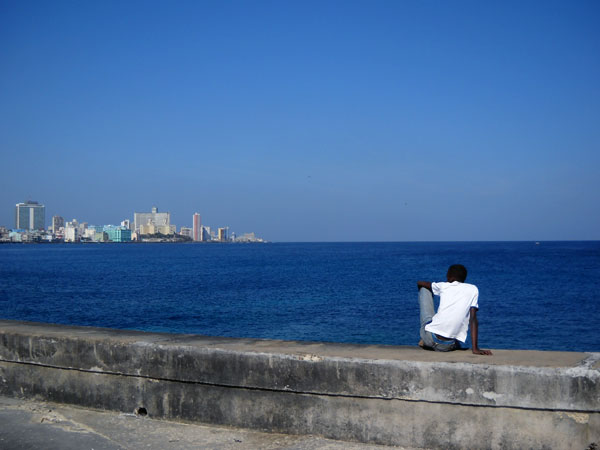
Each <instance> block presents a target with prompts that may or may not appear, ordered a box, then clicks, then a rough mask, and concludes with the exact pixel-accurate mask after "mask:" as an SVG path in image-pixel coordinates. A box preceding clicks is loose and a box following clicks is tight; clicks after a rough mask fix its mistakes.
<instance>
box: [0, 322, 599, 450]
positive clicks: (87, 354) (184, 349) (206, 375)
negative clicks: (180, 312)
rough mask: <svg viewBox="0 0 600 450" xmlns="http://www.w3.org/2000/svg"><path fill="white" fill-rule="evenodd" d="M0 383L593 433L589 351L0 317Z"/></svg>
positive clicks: (469, 426) (344, 415) (52, 391)
mask: <svg viewBox="0 0 600 450" xmlns="http://www.w3.org/2000/svg"><path fill="white" fill-rule="evenodd" d="M0 330H1V331H0V377H1V378H0V393H1V394H4V395H9V396H20V397H28V398H31V397H34V398H42V399H46V400H51V401H56V402H64V403H70V404H74V405H81V406H87V407H92V408H101V409H106V410H117V411H129V412H131V411H133V410H134V409H136V408H138V407H144V408H145V409H146V410H147V411H148V413H149V415H150V417H158V418H166V419H175V420H186V421H199V422H205V423H213V424H227V425H232V426H238V427H247V428H254V429H261V430H268V431H276V432H286V433H296V434H319V435H321V436H326V437H329V438H333V439H347V440H353V441H358V442H368V443H378V444H388V445H404V446H415V447H426V448H545V447H547V448H585V447H586V446H588V445H590V444H591V443H594V442H599V441H600V407H599V405H600V371H599V370H598V369H597V367H596V366H597V363H598V361H599V360H600V354H598V353H576V352H534V351H501V350H496V351H494V355H493V356H491V357H486V356H479V355H473V354H472V353H471V352H468V351H466V352H452V353H435V352H426V351H423V350H421V349H418V348H417V347H391V346H364V345H349V344H330V343H314V342H284V341H268V340H254V339H227V338H213V337H203V336H196V335H172V334H164V333H143V332H137V331H122V330H110V329H101V328H87V327H65V326H58V325H47V324H36V323H24V322H14V321H0Z"/></svg>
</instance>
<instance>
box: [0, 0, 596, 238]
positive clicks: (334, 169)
mask: <svg viewBox="0 0 600 450" xmlns="http://www.w3.org/2000/svg"><path fill="white" fill-rule="evenodd" d="M599 20H600V4H599V3H598V2H594V1H585V0H583V1H578V2H572V3H571V2H569V3H568V2H561V1H548V2H544V3H543V4H541V3H536V2H517V1H508V2H473V1H467V2H464V3H461V4H460V5H456V4H448V3H445V2H441V1H439V2H436V1H434V2H426V3H423V2H395V1H387V0H379V1H376V2H362V1H352V0H349V1H345V2H340V1H336V0H329V1H319V2H317V1H310V0H309V1H306V2H281V3H278V2H269V1H256V2H251V3H245V2H241V1H235V0H234V1H231V2H228V3H226V4H219V3H217V4H214V3H209V2H202V1H181V2H178V3H176V4H168V3H166V2H160V1H152V0H151V1H148V2H141V1H136V0H132V1H131V2H127V3H125V4H123V3H120V2H115V1H107V2H102V3H97V2H87V3H81V4H77V3H71V2H66V1H60V0H59V1H56V2H51V3H47V2H41V1H33V2H25V3H24V2H3V3H2V4H0V53H1V54H2V55H3V62H4V64H3V70H2V71H0V92H1V94H2V99H3V100H2V102H0V161H1V164H0V225H4V226H7V227H12V224H13V220H14V212H13V211H14V205H15V203H16V202H19V201H25V200H27V199H38V200H39V201H41V202H43V203H44V204H45V205H46V213H47V217H51V216H53V215H55V214H60V215H61V216H62V217H64V218H65V219H66V220H70V219H71V218H76V217H80V218H85V220H86V221H88V222H89V223H116V224H118V223H120V221H121V220H123V218H126V217H130V215H131V211H147V210H149V208H150V207H151V206H152V205H165V206H167V205H168V209H169V211H170V213H171V219H172V222H173V223H176V224H181V225H184V226H186V227H190V226H193V224H192V223H191V217H190V216H191V215H192V214H193V213H194V212H197V211H199V212H201V213H202V220H203V222H204V221H206V222H207V223H216V222H220V223H222V224H228V225H229V226H230V227H231V229H235V230H256V231H257V232H258V233H260V234H261V235H262V236H265V237H267V238H268V239H269V240H271V241H279V242H281V241H457V240H458V241H461V240H462V241H470V240H474V241H477V240H491V241H493V240H533V241H541V240H597V239H600V207H599V206H600V201H599V193H600V176H599V171H600V149H599V148H598V147H599V145H600V127H598V123H600V89H599V88H598V79H600V57H599V56H598V55H600V29H599V28H598V26H597V23H598V21H599ZM46 226H48V223H46Z"/></svg>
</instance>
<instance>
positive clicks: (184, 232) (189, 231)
mask: <svg viewBox="0 0 600 450" xmlns="http://www.w3.org/2000/svg"><path fill="white" fill-rule="evenodd" d="M179 234H180V235H182V236H185V237H188V238H190V239H194V230H193V229H192V228H188V227H181V228H180V229H179Z"/></svg>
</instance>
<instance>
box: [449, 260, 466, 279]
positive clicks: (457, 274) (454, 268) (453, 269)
mask: <svg viewBox="0 0 600 450" xmlns="http://www.w3.org/2000/svg"><path fill="white" fill-rule="evenodd" d="M448 275H449V276H451V277H452V278H456V279H457V280H458V281H460V282H461V283H464V281H465V280H466V279H467V268H466V267H465V266H463V265H462V264H453V265H451V266H450V267H449V268H448Z"/></svg>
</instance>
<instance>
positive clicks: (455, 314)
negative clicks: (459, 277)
mask: <svg viewBox="0 0 600 450" xmlns="http://www.w3.org/2000/svg"><path fill="white" fill-rule="evenodd" d="M431 290H432V291H433V294H434V295H439V296H440V307H439V308H438V311H437V313H436V314H435V315H434V316H433V319H432V321H431V322H430V323H429V324H427V325H425V330H426V331H430V332H431V333H435V334H439V335H440V336H444V337H447V338H451V339H458V340H459V341H461V342H465V340H466V339H467V330H468V328H469V314H470V309H471V308H478V304H477V301H478V299H479V290H478V289H477V286H475V285H473V284H468V283H460V282H458V281H453V282H452V283H448V282H445V281H444V282H442V283H431Z"/></svg>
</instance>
